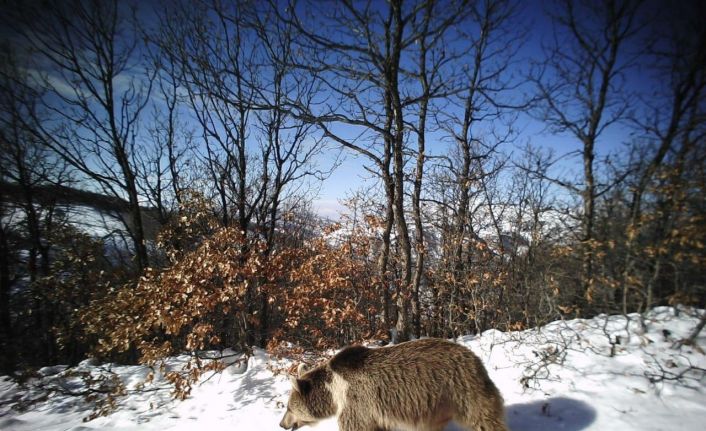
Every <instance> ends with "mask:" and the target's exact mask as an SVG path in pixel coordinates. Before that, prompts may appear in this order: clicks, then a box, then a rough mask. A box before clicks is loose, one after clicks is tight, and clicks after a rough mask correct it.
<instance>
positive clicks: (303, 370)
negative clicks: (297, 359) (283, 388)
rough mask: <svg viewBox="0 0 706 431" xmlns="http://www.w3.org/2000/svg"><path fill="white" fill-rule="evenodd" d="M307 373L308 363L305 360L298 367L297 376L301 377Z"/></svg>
mask: <svg viewBox="0 0 706 431" xmlns="http://www.w3.org/2000/svg"><path fill="white" fill-rule="evenodd" d="M304 373H306V364H305V363H304V362H302V363H300V364H299V366H298V367H297V376H298V377H301V376H303V375H304Z"/></svg>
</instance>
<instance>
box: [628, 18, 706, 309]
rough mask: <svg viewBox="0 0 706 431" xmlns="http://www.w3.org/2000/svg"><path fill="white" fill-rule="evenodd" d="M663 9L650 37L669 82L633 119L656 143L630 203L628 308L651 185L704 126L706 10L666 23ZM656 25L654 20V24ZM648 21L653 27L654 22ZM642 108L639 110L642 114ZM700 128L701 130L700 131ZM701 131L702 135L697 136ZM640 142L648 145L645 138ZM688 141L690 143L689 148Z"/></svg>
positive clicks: (659, 73) (660, 74)
mask: <svg viewBox="0 0 706 431" xmlns="http://www.w3.org/2000/svg"><path fill="white" fill-rule="evenodd" d="M660 13H661V14H663V15H662V16H661V17H660V19H659V20H658V22H659V24H657V23H656V22H655V23H654V24H653V26H654V29H653V30H654V31H651V32H650V35H649V37H650V38H652V41H651V43H650V44H649V45H651V48H650V49H649V56H648V58H649V60H650V61H651V62H652V63H651V64H650V66H651V69H652V70H653V72H656V76H655V79H657V80H659V81H660V82H664V83H667V85H664V88H663V89H661V91H654V92H652V94H650V95H649V97H645V100H642V101H641V102H642V104H643V105H644V106H645V108H646V112H645V111H637V112H636V113H635V114H633V116H632V118H631V121H632V123H633V124H634V126H635V127H636V129H637V131H638V133H640V134H641V135H642V136H643V137H644V138H643V139H644V140H646V141H647V142H651V143H654V145H653V146H649V147H647V148H644V150H646V151H647V154H645V157H644V158H643V157H640V160H639V162H638V163H637V166H635V167H633V169H634V170H635V171H636V172H637V174H636V178H635V180H634V182H633V184H632V185H631V190H632V193H631V197H630V203H629V208H628V211H629V219H628V225H627V228H626V229H627V235H626V244H625V263H624V266H623V273H622V280H621V284H622V289H621V290H622V310H623V313H627V312H628V297H629V292H630V289H631V286H630V284H631V283H629V281H628V280H629V279H630V277H631V276H632V275H633V274H634V273H635V271H636V268H635V264H636V260H637V259H636V258H637V256H636V253H637V248H638V243H639V237H640V232H641V230H642V229H643V223H644V221H643V216H642V215H643V214H642V212H643V197H644V196H645V195H646V194H648V193H649V190H648V186H649V184H650V183H651V182H653V181H654V179H655V176H656V175H657V174H658V172H659V171H660V169H661V168H662V167H663V165H664V163H665V162H667V161H668V160H669V158H670V154H681V153H682V152H684V151H689V148H688V147H689V146H691V145H694V144H695V142H696V141H698V139H700V138H699V137H698V132H697V130H698V129H699V128H702V127H703V123H704V120H703V118H704V111H703V109H704V108H703V103H702V100H703V98H704V95H705V93H706V73H705V72H704V71H705V70H706V31H705V30H704V29H703V28H702V26H700V25H699V24H698V23H699V22H701V19H700V18H703V12H702V13H701V14H699V12H698V10H694V8H692V7H690V6H688V5H681V6H679V7H677V8H676V12H675V13H676V14H680V15H682V16H681V17H680V19H676V20H669V22H670V23H671V25H666V26H665V25H664V23H663V20H662V17H663V16H664V14H668V13H669V12H666V11H660ZM650 27H651V26H650ZM650 27H648V28H650ZM638 112H639V114H638ZM694 132H696V134H695V133H694ZM695 136H696V137H695ZM637 145H639V146H642V140H641V141H640V143H638V144H637ZM685 146H686V147H687V148H685ZM659 267H660V261H659V260H658V261H657V262H655V263H654V268H655V270H654V273H653V275H652V277H653V278H654V277H656V276H657V275H656V274H658V273H659ZM644 285H646V286H648V287H649V288H650V289H648V291H647V292H645V304H644V305H645V309H646V310H649V309H650V308H651V307H652V305H653V304H654V295H653V291H652V287H653V285H654V283H653V282H649V281H648V282H646V283H644Z"/></svg>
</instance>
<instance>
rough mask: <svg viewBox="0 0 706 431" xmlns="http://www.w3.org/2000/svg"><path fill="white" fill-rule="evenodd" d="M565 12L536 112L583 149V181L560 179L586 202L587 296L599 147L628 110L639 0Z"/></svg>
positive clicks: (571, 6) (566, 6) (573, 6)
mask: <svg viewBox="0 0 706 431" xmlns="http://www.w3.org/2000/svg"><path fill="white" fill-rule="evenodd" d="M558 3H559V6H561V12H560V13H558V14H557V15H553V16H552V17H551V18H552V21H553V23H554V34H553V40H552V42H551V43H550V44H549V45H548V46H547V48H546V59H545V61H544V62H543V63H541V64H539V65H538V66H537V68H536V69H535V70H534V73H533V75H532V76H531V80H532V82H533V83H534V84H535V85H536V88H537V97H538V105H537V109H536V115H537V116H538V118H540V119H541V120H543V121H545V122H546V124H547V126H548V128H549V129H550V130H551V131H553V132H557V133H566V134H569V135H570V136H572V137H575V138H576V139H577V140H578V141H579V143H580V145H581V149H580V150H578V151H577V153H578V154H579V155H580V156H581V160H582V165H583V179H582V181H581V182H580V183H579V184H577V185H574V184H571V182H567V181H558V182H560V183H562V184H564V185H566V186H567V187H568V188H569V189H570V190H571V191H575V192H577V193H579V194H580V196H581V200H582V211H581V215H580V220H581V234H580V240H581V244H582V250H581V254H582V274H581V286H582V287H581V290H582V294H583V295H586V296H588V297H590V296H591V294H592V290H593V288H594V281H595V274H594V252H593V249H594V248H595V244H594V242H595V235H594V229H595V227H594V219H595V207H596V199H597V198H598V197H599V196H600V195H601V194H602V193H604V192H605V191H606V190H607V189H608V187H604V188H603V189H601V188H600V187H599V184H598V181H597V180H596V166H595V158H596V145H597V144H598V142H599V139H600V138H601V136H602V134H603V133H604V132H605V130H606V129H607V128H608V127H610V126H611V125H613V124H615V123H617V122H619V121H621V120H623V119H624V117H625V113H626V111H627V109H628V104H627V98H626V97H624V96H625V94H623V93H622V92H621V91H620V87H621V83H622V82H623V79H624V76H623V74H624V72H625V71H626V70H627V69H628V68H629V67H630V66H631V65H632V60H633V58H632V56H631V55H630V53H629V51H628V50H627V48H628V44H629V42H630V40H631V39H632V38H633V37H634V36H635V35H636V34H637V30H638V29H639V26H638V23H637V11H638V9H639V6H640V2H639V1H617V0H616V1H614V0H607V1H604V2H601V3H595V4H590V5H588V4H579V2H575V1H573V0H562V1H560V2H558Z"/></svg>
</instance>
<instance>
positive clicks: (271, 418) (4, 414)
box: [0, 307, 706, 431]
mask: <svg viewBox="0 0 706 431" xmlns="http://www.w3.org/2000/svg"><path fill="white" fill-rule="evenodd" d="M701 313H703V311H701ZM696 315H697V312H696V311H694V310H685V311H681V312H679V313H676V310H675V309H673V308H668V307H661V308H657V309H655V310H653V311H652V312H650V313H649V314H648V315H647V316H646V319H645V326H646V331H645V330H643V327H642V325H640V324H639V322H638V318H637V316H636V315H632V316H630V317H631V319H630V322H629V325H627V328H628V329H629V331H626V319H625V318H624V317H621V316H599V317H596V318H594V319H590V320H582V319H578V320H571V321H564V322H553V323H551V324H549V325H547V326H545V327H543V328H540V329H537V330H530V331H523V332H513V333H501V332H498V331H488V332H485V333H484V334H483V335H482V336H480V337H463V338H461V339H459V340H457V341H459V342H461V343H463V344H464V345H466V346H468V347H469V348H471V349H472V350H473V351H475V352H476V353H477V354H478V355H479V356H481V358H482V359H483V361H484V363H485V364H486V366H487V368H488V370H489V372H490V375H491V378H492V379H493V380H494V381H495V382H496V384H497V385H498V387H499V388H500V390H501V392H502V393H503V395H504V397H505V401H506V405H507V417H508V423H509V424H510V428H511V429H512V430H513V431H520V430H527V431H535V430H537V431H539V430H568V431H577V430H667V429H669V430H675V429H679V430H700V429H704V425H703V424H704V420H705V419H706V376H705V375H704V370H705V369H706V356H705V355H704V354H703V353H702V352H700V351H699V350H698V349H694V348H693V347H690V346H683V347H682V348H681V349H680V350H675V349H672V348H671V345H672V343H673V341H674V340H675V339H680V338H682V337H685V336H686V335H687V334H688V333H689V332H690V331H691V330H692V329H693V328H694V326H695V325H696V323H697V321H698V318H697V317H696ZM616 337H619V339H620V343H616ZM698 341H699V343H698V344H700V345H701V346H704V347H706V334H703V335H702V336H701V337H700V338H699V340H698ZM611 350H612V353H613V356H611ZM175 361H178V359H175ZM268 364H270V365H271V361H270V360H269V358H268V356H267V354H266V353H265V352H263V351H260V350H256V354H255V356H253V357H252V358H250V361H249V364H248V368H247V371H245V372H243V369H238V368H237V366H236V365H234V366H232V367H229V368H227V369H226V371H224V372H223V373H221V374H219V375H215V376H213V377H212V378H210V379H208V380H207V381H204V382H202V384H200V385H198V386H196V387H195V388H194V391H193V393H192V396H191V397H190V398H189V399H187V400H186V401H183V402H178V401H172V400H170V398H169V394H168V390H155V391H151V392H141V393H138V392H135V393H131V394H130V395H128V396H127V397H125V398H123V399H121V401H120V405H119V408H118V410H117V411H116V412H115V413H113V414H111V415H110V416H107V417H101V418H98V419H95V420H93V421H90V422H83V421H82V418H84V417H86V416H87V415H88V414H89V413H90V407H88V406H86V405H85V404H84V402H83V401H82V400H81V398H79V397H72V396H66V395H58V394H56V393H55V394H53V395H52V396H50V397H48V398H47V399H41V398H40V399H39V400H38V401H36V402H35V403H33V404H30V403H28V401H29V400H32V399H35V398H39V397H41V394H42V392H40V391H38V390H36V389H32V388H33V387H36V386H37V385H39V384H42V383H43V382H44V383H46V382H48V381H51V379H54V381H57V379H60V377H61V376H62V374H61V373H62V372H63V373H65V371H62V370H63V368H62V367H51V368H45V369H43V370H41V371H42V373H43V374H44V375H47V376H48V377H44V378H37V379H34V380H31V381H30V382H29V383H28V384H27V385H26V386H24V387H20V386H18V385H17V384H15V383H13V382H11V381H10V380H9V379H7V378H5V377H2V378H0V430H52V431H54V430H92V429H109V430H138V429H139V430H165V429H173V430H194V429H199V430H201V429H203V430H216V429H233V430H274V429H278V423H279V420H280V418H281V415H282V414H283V413H284V409H283V406H284V404H286V401H287V395H288V391H289V383H288V381H287V378H286V376H284V375H279V376H274V375H273V373H272V372H271V371H270V370H269V368H268ZM280 365H281V364H280ZM78 370H90V371H93V372H97V371H98V370H99V368H98V367H97V366H95V365H91V364H90V362H89V361H86V363H84V364H81V366H79V367H78ZM112 370H113V371H115V372H117V373H118V375H119V376H120V377H121V378H122V379H123V381H124V382H126V383H127V384H128V387H130V388H133V387H134V385H135V384H137V383H138V382H140V381H141V380H142V379H143V378H144V377H145V375H146V373H147V370H146V369H145V368H144V367H113V368H112ZM57 373H59V374H57ZM51 375H53V376H51ZM528 377H530V378H528ZM62 384H64V385H65V386H66V387H67V388H69V389H70V388H71V387H72V386H71V385H72V384H74V385H75V384H76V382H72V380H71V379H65V381H63V383H62ZM156 385H157V386H160V383H159V382H157V383H156ZM148 388H150V386H148ZM151 388H155V386H151ZM74 389H76V388H74ZM22 406H25V409H24V410H23V409H21V407H22ZM309 429H312V430H321V431H326V430H336V429H337V427H336V424H335V422H334V421H333V420H328V421H325V422H322V423H321V424H319V425H317V426H316V427H313V428H309ZM458 429H459V428H457V427H455V426H453V425H450V426H449V427H448V428H447V430H458Z"/></svg>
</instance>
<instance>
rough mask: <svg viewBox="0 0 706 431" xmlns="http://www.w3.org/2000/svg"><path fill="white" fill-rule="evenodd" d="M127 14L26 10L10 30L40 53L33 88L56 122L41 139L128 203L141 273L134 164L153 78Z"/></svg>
mask: <svg viewBox="0 0 706 431" xmlns="http://www.w3.org/2000/svg"><path fill="white" fill-rule="evenodd" d="M129 12H130V11H129V10H128V8H125V7H122V6H121V5H120V4H119V2H117V1H111V2H98V3H96V2H86V1H79V0H76V1H71V2H65V3H61V4H54V5H51V6H50V7H42V8H41V9H40V8H39V6H38V5H36V4H34V3H29V4H24V5H22V6H18V8H17V9H16V16H15V15H13V16H14V17H15V18H16V20H15V21H14V23H13V25H15V26H16V30H17V32H18V34H20V35H21V36H22V38H23V40H24V41H25V43H26V44H28V45H29V46H31V49H32V50H33V52H34V53H35V56H36V65H35V69H34V72H35V78H36V85H41V86H43V87H45V88H46V89H47V90H48V91H50V92H51V96H47V97H45V98H44V99H43V100H44V102H45V106H44V108H45V110H46V112H47V113H50V114H51V115H52V117H53V121H51V122H38V124H39V125H40V126H41V127H40V130H39V131H38V134H39V135H41V136H39V138H41V139H42V140H43V141H45V142H46V144H47V145H48V146H49V147H50V148H51V149H52V150H53V151H54V152H56V154H58V155H59V156H61V157H62V158H63V159H64V160H66V162H67V163H69V164H70V165H71V166H73V168H75V169H76V170H77V171H78V172H80V173H81V174H83V175H84V176H85V178H86V179H89V180H90V181H92V182H93V186H94V187H100V188H101V189H102V190H103V191H104V192H105V193H107V194H109V195H112V196H115V197H118V198H121V199H122V198H126V199H127V201H128V212H129V219H128V220H124V223H125V225H126V227H127V228H128V232H129V234H130V237H131V239H132V246H133V248H134V252H135V265H136V267H137V270H138V271H142V270H143V269H144V268H146V267H147V266H148V265H149V261H148V255H147V248H146V244H145V234H144V227H143V212H142V209H141V207H140V195H139V191H138V185H137V175H136V167H135V159H134V158H135V155H136V153H137V152H138V148H139V143H138V141H139V139H140V132H139V129H138V122H139V120H140V116H141V114H142V111H143V109H144V108H145V106H146V105H147V103H148V101H149V94H150V91H151V86H152V77H153V74H150V73H149V71H147V70H145V69H144V68H143V66H142V65H140V60H141V57H142V55H141V52H140V51H141V47H140V40H139V38H137V37H136V36H134V34H135V33H134V32H132V33H131V32H130V29H129V28H126V22H128V20H127V18H129V15H128V14H129ZM130 34H133V36H132V37H131V36H130Z"/></svg>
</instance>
